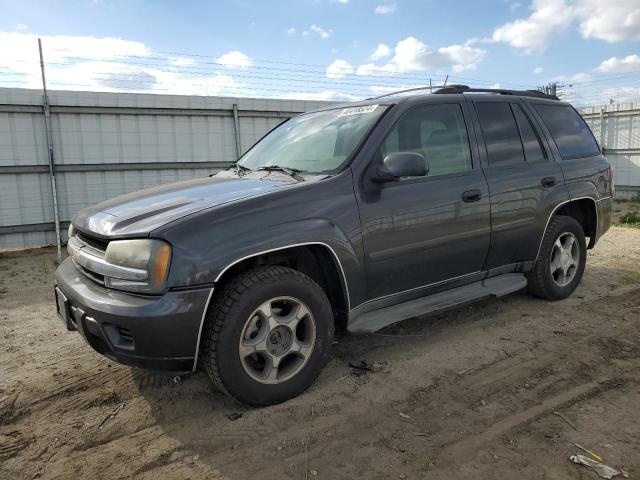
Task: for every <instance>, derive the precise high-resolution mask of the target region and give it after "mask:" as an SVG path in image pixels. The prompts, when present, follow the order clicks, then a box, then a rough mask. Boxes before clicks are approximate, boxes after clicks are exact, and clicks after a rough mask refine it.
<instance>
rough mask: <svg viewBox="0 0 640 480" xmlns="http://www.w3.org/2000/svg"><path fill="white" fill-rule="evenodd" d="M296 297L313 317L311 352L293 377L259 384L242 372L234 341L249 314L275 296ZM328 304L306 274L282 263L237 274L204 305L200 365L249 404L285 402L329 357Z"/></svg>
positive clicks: (227, 390)
mask: <svg viewBox="0 0 640 480" xmlns="http://www.w3.org/2000/svg"><path fill="white" fill-rule="evenodd" d="M283 296H289V297H295V298H296V299H300V300H301V301H302V302H304V304H305V305H306V306H307V307H308V308H309V310H310V311H311V313H312V314H313V317H314V318H315V342H314V343H313V350H312V352H311V353H310V355H309V357H308V360H307V361H306V363H305V364H304V366H303V367H302V369H301V370H300V371H299V372H298V373H296V374H295V375H294V376H293V377H292V378H289V379H288V380H286V381H284V382H282V383H277V384H264V383H260V382H259V381H256V380H255V379H253V378H252V377H251V376H250V375H248V374H247V372H246V371H245V368H244V367H243V364H242V362H241V360H240V354H239V342H240V339H241V337H242V335H243V331H244V328H245V324H246V322H247V320H248V319H249V317H250V316H251V314H252V312H253V311H254V310H255V309H256V308H257V307H258V306H259V305H262V304H263V303H264V302H267V301H268V300H270V299H272V298H275V297H283ZM333 323H334V322H333V313H332V308H331V303H330V302H329V299H328V298H327V296H326V294H325V292H324V291H323V290H322V288H320V286H319V285H318V284H317V283H315V282H314V281H313V280H311V279H310V278H309V277H308V276H306V275H304V274H302V273H300V272H299V271H297V270H293V269H291V268H286V267H278V266H271V267H261V268H257V269H254V270H249V271H247V272H244V273H241V274H239V275H238V276H237V277H235V278H233V279H232V280H231V281H230V282H229V283H228V284H227V285H226V286H225V287H224V288H223V290H222V291H221V292H218V294H217V295H216V297H215V299H214V303H213V305H212V307H211V308H210V309H209V312H208V314H207V319H206V323H205V327H204V328H205V330H204V337H203V349H202V355H203V365H204V368H205V370H206V372H207V373H208V375H209V377H210V378H211V380H212V381H213V383H214V385H215V386H216V387H217V388H218V389H219V390H221V391H222V392H224V393H226V394H227V395H229V396H231V397H233V398H235V399H236V400H238V401H240V402H242V403H246V404H249V405H254V406H263V405H272V404H275V403H280V402H284V401H285V400H288V399H290V398H293V397H295V396H297V395H299V394H300V393H302V392H303V391H304V390H306V389H307V388H308V387H309V386H310V385H311V384H312V383H313V381H314V380H315V379H316V377H317V376H318V374H319V373H320V371H321V370H322V368H323V367H324V365H325V364H326V362H327V361H328V359H329V355H330V350H331V342H332V338H333V328H334V325H333Z"/></svg>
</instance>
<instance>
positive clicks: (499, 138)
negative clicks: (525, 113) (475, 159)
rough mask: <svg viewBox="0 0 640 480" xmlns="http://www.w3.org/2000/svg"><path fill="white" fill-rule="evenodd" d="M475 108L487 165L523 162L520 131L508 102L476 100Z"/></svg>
mask: <svg viewBox="0 0 640 480" xmlns="http://www.w3.org/2000/svg"><path fill="white" fill-rule="evenodd" d="M476 110H477V112H478V118H479V120H480V127H481V128H482V133H483V135H484V142H485V144H486V146H487V155H488V156H489V165H491V166H492V167H495V166H500V165H514V164H518V163H524V152H523V150H522V141H521V140H520V132H519V131H518V126H517V125H516V119H515V118H514V116H513V113H512V111H511V106H510V105H509V103H507V102H499V103H498V102H495V103H493V102H490V103H488V102H487V103H485V102H478V103H476Z"/></svg>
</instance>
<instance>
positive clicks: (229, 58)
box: [216, 50, 253, 68]
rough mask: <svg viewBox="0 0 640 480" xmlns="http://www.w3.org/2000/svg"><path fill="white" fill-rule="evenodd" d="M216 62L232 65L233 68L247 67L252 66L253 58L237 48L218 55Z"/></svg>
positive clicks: (226, 65)
mask: <svg viewBox="0 0 640 480" xmlns="http://www.w3.org/2000/svg"><path fill="white" fill-rule="evenodd" d="M216 62H217V63H218V64H219V65H224V66H225V67H234V68H249V67H251V66H253V60H251V58H250V57H248V56H247V55H245V54H244V53H242V52H239V51H238V50H234V51H232V52H229V53H225V54H224V55H222V56H220V57H218V58H217V59H216Z"/></svg>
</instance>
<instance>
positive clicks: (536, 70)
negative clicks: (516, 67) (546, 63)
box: [531, 67, 543, 75]
mask: <svg viewBox="0 0 640 480" xmlns="http://www.w3.org/2000/svg"><path fill="white" fill-rule="evenodd" d="M542 72H543V70H542V67H536V68H534V69H533V70H532V71H531V73H533V74H534V75H541V74H542Z"/></svg>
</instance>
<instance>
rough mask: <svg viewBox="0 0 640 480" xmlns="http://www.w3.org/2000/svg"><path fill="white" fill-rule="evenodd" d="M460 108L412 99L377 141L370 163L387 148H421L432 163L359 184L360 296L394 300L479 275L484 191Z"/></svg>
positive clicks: (486, 234) (486, 227) (485, 230)
mask: <svg viewBox="0 0 640 480" xmlns="http://www.w3.org/2000/svg"><path fill="white" fill-rule="evenodd" d="M464 108H465V106H464V105H463V104H461V103H457V102H450V101H449V102H446V101H445V102H443V103H429V104H424V105H419V106H416V107H412V108H411V109H409V110H408V111H407V112H406V113H405V114H404V115H403V116H401V117H400V119H399V120H398V121H397V122H396V123H395V125H394V126H393V127H392V128H391V130H390V131H389V133H388V134H387V135H386V137H385V139H384V141H383V142H382V144H381V145H380V148H379V149H378V152H377V154H376V155H375V157H374V160H373V162H374V165H373V166H375V165H376V164H380V163H381V162H382V160H383V158H384V157H385V156H386V155H389V154H390V153H396V152H418V153H421V154H422V155H423V156H424V157H425V159H426V161H427V164H428V168H429V170H428V173H427V175H425V176H423V177H411V178H400V179H398V180H396V181H393V182H388V183H383V184H378V185H373V186H370V187H368V191H365V190H366V189H364V187H363V190H361V191H360V192H358V204H359V208H360V216H361V222H362V232H363V244H364V245H363V246H364V252H365V265H366V272H367V297H368V300H367V302H365V303H371V302H374V301H376V300H381V301H383V302H384V303H386V304H393V303H397V302H400V301H404V300H407V299H408V298H407V297H409V298H411V297H417V296H421V295H424V294H426V293H429V292H430V291H431V290H432V289H434V288H438V287H442V286H443V285H449V284H450V283H449V281H450V280H451V281H452V282H453V281H456V280H457V281H460V280H462V281H463V282H464V280H465V279H467V280H471V279H472V278H479V277H480V276H481V273H480V270H481V268H482V265H483V263H484V261H485V257H486V255H487V251H488V249H489V241H490V218H489V217H490V207H489V205H490V204H489V192H488V187H487V182H486V180H485V177H484V174H483V172H482V169H481V168H480V165H479V162H478V161H477V159H476V158H474V157H475V155H474V154H472V151H474V152H475V149H473V150H472V149H471V148H470V139H469V132H468V129H467V124H468V119H467V118H466V116H465V113H464ZM398 294H404V295H398Z"/></svg>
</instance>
